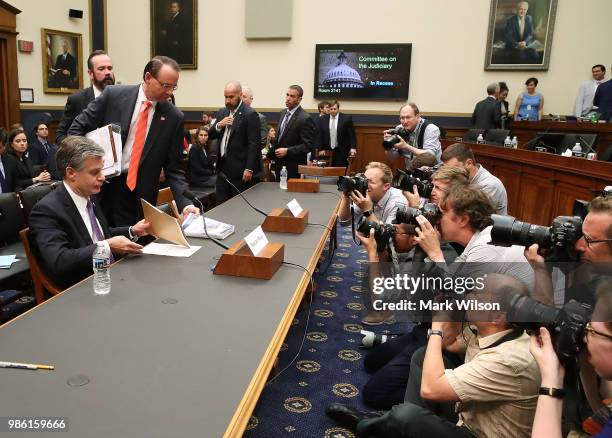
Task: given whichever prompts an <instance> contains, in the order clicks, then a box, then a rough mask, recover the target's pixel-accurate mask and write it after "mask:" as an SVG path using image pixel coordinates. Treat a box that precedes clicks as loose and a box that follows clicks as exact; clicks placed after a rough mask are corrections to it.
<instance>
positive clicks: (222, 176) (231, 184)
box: [217, 171, 268, 217]
mask: <svg viewBox="0 0 612 438" xmlns="http://www.w3.org/2000/svg"><path fill="white" fill-rule="evenodd" d="M217 175H218V176H220V177H221V178H223V179H224V180H225V182H227V183H228V184H229V185H230V186H232V188H233V189H234V190H236V193H238V194H239V195H240V197H241V198H242V199H244V202H246V203H247V204H248V205H249V207H251V208H252V209H253V210H255V211H256V212H258V213H261V214H263V215H264V216H266V217H267V216H268V213H266V212H265V211H263V210H260V209H259V208H257V207H255V206H254V205H253V204H251V203H250V202H249V200H248V199H247V198H246V197H245V196H244V195H243V194H242V193H240V190H238V187H236V186H235V185H234V184H233V183H232V182H231V181H230V180H229V179H228V178H227V176H225V174H224V173H223V172H221V171H218V172H217Z"/></svg>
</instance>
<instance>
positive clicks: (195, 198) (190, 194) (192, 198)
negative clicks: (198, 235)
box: [183, 190, 229, 249]
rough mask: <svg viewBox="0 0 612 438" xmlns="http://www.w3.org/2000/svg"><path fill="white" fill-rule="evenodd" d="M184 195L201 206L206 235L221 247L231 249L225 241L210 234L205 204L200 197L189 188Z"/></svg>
mask: <svg viewBox="0 0 612 438" xmlns="http://www.w3.org/2000/svg"><path fill="white" fill-rule="evenodd" d="M183 196H184V197H185V198H187V199H189V200H190V201H191V202H193V203H194V204H198V205H199V208H200V215H201V216H202V223H203V224H204V234H205V235H206V237H208V238H209V239H210V240H212V241H213V242H214V243H216V244H217V245H219V246H220V247H221V248H223V249H229V246H227V245H225V244H224V243H221V242H219V241H218V240H217V239H215V238H214V237H210V235H209V234H208V230H207V229H206V218H205V217H204V204H202V202H201V201H200V200H199V199H198V197H197V196H196V195H195V194H194V193H193V192H190V191H189V190H185V191H184V192H183Z"/></svg>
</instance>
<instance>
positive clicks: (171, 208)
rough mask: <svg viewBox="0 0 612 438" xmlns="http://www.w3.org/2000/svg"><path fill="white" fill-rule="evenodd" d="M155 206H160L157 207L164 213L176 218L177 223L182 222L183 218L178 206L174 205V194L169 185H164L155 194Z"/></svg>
mask: <svg viewBox="0 0 612 438" xmlns="http://www.w3.org/2000/svg"><path fill="white" fill-rule="evenodd" d="M156 206H157V207H160V208H159V209H160V210H161V211H163V212H164V213H167V214H169V215H170V216H173V217H175V218H177V219H178V221H179V223H182V222H183V218H182V217H181V215H180V214H179V211H178V208H177V207H176V202H174V195H173V194H172V190H171V189H170V187H166V188H164V189H161V190H160V191H159V193H158V194H157V202H156Z"/></svg>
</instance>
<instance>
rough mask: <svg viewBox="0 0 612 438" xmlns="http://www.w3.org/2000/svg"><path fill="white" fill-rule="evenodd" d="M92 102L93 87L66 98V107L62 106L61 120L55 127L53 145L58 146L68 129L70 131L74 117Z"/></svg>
mask: <svg viewBox="0 0 612 438" xmlns="http://www.w3.org/2000/svg"><path fill="white" fill-rule="evenodd" d="M92 100H94V92H93V87H87V88H84V89H82V90H81V91H77V92H76V93H74V94H71V95H70V96H68V99H67V100H66V106H64V113H63V114H62V118H61V120H60V122H59V125H58V126H57V131H56V134H55V144H57V145H59V144H60V143H61V142H62V140H63V139H65V138H66V136H67V135H68V129H70V125H72V121H73V120H74V119H75V117H76V116H78V115H79V114H81V112H82V111H83V110H84V109H85V108H87V105H89V102H91V101H92Z"/></svg>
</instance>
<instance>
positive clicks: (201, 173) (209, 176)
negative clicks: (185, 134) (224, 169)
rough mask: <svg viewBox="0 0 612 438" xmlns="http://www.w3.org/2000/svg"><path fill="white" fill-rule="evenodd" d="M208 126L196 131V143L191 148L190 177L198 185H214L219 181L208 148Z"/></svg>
mask: <svg viewBox="0 0 612 438" xmlns="http://www.w3.org/2000/svg"><path fill="white" fill-rule="evenodd" d="M207 146H208V127H206V126H200V127H199V128H198V129H197V130H196V132H195V143H194V144H192V145H191V147H190V148H189V166H188V173H187V175H188V179H189V184H190V185H192V186H196V187H214V186H215V183H216V181H217V177H216V175H215V165H214V163H213V161H212V160H211V159H210V156H209V155H208V151H207V150H206V148H207Z"/></svg>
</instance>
